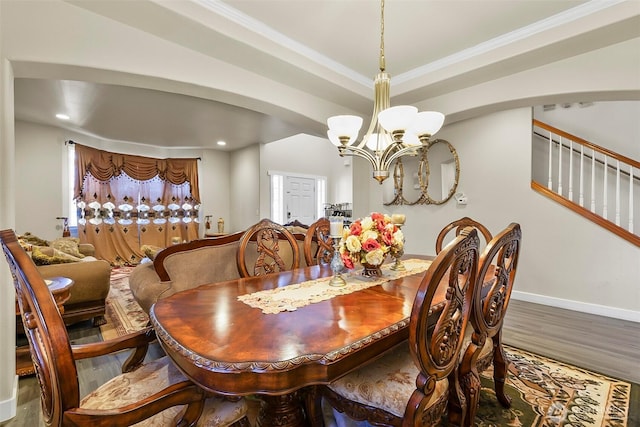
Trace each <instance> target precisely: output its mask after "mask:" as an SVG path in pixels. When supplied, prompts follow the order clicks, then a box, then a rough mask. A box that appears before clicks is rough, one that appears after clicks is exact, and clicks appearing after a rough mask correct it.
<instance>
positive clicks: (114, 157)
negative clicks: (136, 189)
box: [74, 144, 200, 202]
mask: <svg viewBox="0 0 640 427" xmlns="http://www.w3.org/2000/svg"><path fill="white" fill-rule="evenodd" d="M75 152H76V165H77V167H76V176H75V184H74V198H75V199H77V198H80V197H82V196H83V194H82V183H83V181H84V178H85V176H86V174H87V173H90V174H91V175H93V177H95V178H96V179H97V180H99V181H108V180H110V179H111V178H113V177H117V176H119V175H120V174H121V173H122V172H124V173H126V174H127V175H128V176H130V177H131V178H133V179H136V180H140V181H147V180H150V179H152V178H153V177H155V176H159V177H160V178H161V179H163V180H166V181H169V182H170V183H172V184H176V185H180V184H184V183H185V182H189V184H190V185H191V197H193V199H194V201H196V202H200V187H199V185H198V159H154V158H151V157H143V156H133V155H129V154H118V153H111V152H108V151H104V150H98V149H96V148H91V147H87V146H84V145H80V144H76V146H75Z"/></svg>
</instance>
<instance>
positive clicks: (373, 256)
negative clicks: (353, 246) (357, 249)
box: [365, 249, 384, 265]
mask: <svg viewBox="0 0 640 427" xmlns="http://www.w3.org/2000/svg"><path fill="white" fill-rule="evenodd" d="M365 260H366V261H367V264H371V265H380V264H382V261H384V252H383V250H382V249H375V250H373V251H371V252H368V253H367V254H366V255H365Z"/></svg>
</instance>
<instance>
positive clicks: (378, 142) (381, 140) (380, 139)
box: [365, 133, 391, 151]
mask: <svg viewBox="0 0 640 427" xmlns="http://www.w3.org/2000/svg"><path fill="white" fill-rule="evenodd" d="M390 143H391V141H390V140H389V138H387V137H386V136H385V135H380V134H377V133H372V134H371V135H370V136H369V138H367V141H366V142H365V144H367V148H368V149H369V150H371V151H384V150H385V149H386V148H387V147H388V146H389V144H390Z"/></svg>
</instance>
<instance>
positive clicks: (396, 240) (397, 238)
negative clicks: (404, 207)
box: [393, 229, 404, 250]
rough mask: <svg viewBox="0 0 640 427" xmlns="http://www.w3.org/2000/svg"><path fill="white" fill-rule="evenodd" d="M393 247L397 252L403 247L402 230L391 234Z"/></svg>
mask: <svg viewBox="0 0 640 427" xmlns="http://www.w3.org/2000/svg"><path fill="white" fill-rule="evenodd" d="M393 246H395V247H397V248H398V250H400V249H402V248H403V247H404V234H402V230H400V229H398V231H396V232H395V233H393Z"/></svg>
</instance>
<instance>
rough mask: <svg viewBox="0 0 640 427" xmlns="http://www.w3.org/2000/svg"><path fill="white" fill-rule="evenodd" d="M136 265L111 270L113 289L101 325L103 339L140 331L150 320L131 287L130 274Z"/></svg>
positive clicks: (108, 297) (110, 291)
mask: <svg viewBox="0 0 640 427" xmlns="http://www.w3.org/2000/svg"><path fill="white" fill-rule="evenodd" d="M133 268H134V267H116V268H113V269H112V270H111V289H110V290H109V295H108V296H107V301H106V310H105V316H104V317H105V319H106V321H107V323H105V324H104V325H102V326H100V333H101V334H102V339H103V340H108V339H112V338H116V337H119V336H122V335H125V334H128V333H131V332H135V331H139V330H140V329H142V328H144V327H145V326H146V325H147V323H148V322H149V316H148V315H147V313H145V312H144V311H143V310H142V308H140V305H138V303H137V302H136V300H135V299H134V298H133V295H132V294H131V290H130V289H129V274H131V270H133Z"/></svg>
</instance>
